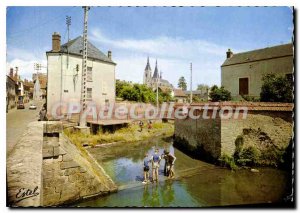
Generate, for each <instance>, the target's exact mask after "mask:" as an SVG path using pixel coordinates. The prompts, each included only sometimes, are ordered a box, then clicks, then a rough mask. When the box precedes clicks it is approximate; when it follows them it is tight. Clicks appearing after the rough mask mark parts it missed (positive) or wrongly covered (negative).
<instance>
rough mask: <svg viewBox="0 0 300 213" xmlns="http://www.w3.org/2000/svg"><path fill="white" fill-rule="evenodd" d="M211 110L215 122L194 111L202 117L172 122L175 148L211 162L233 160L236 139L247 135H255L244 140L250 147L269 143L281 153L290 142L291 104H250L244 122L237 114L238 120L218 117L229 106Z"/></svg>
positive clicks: (241, 113)
mask: <svg viewBox="0 0 300 213" xmlns="http://www.w3.org/2000/svg"><path fill="white" fill-rule="evenodd" d="M213 106H214V107H218V108H217V109H218V111H217V116H216V118H215V119H212V118H210V119H203V116H202V115H203V114H202V113H203V110H200V111H198V112H196V111H195V112H196V114H194V115H201V116H200V117H199V118H198V119H192V118H189V116H188V118H186V119H183V120H181V119H178V118H176V119H175V135H174V136H175V142H174V145H175V146H177V147H178V148H180V149H182V150H183V151H185V150H186V151H188V152H189V151H190V152H191V154H192V155H194V156H195V157H197V158H200V159H201V158H202V159H203V158H204V159H205V160H208V161H212V162H214V161H215V160H217V159H218V158H219V157H220V156H221V155H223V154H226V155H229V156H232V155H233V154H234V151H235V141H236V138H237V137H238V136H239V135H247V134H248V132H253V134H256V135H254V136H255V138H254V139H253V138H249V137H250V136H248V135H247V137H248V138H249V139H248V141H250V142H249V143H257V144H256V145H257V146H261V145H262V144H263V143H267V142H272V144H273V145H274V146H276V147H277V148H279V149H283V150H284V149H286V148H287V146H288V145H289V142H290V140H291V139H292V135H293V112H292V108H293V104H276V103H274V104H273V103H257V102H256V103H249V106H248V113H247V117H246V119H242V117H243V111H240V112H239V113H237V114H236V115H237V116H238V119H234V116H232V117H231V118H229V119H222V118H220V116H218V115H219V112H220V109H222V107H225V106H230V102H229V103H226V102H224V104H223V105H221V104H219V105H218V104H217V105H213ZM191 107H196V106H195V105H193V106H191ZM191 107H190V108H191ZM197 107H200V106H197ZM232 107H233V106H232ZM235 107H236V106H235ZM177 108H178V106H175V109H177ZM190 108H189V110H190ZM233 108H234V107H233ZM235 109H236V108H234V110H233V115H234V113H235V112H236V111H235ZM212 112H213V111H212V110H208V113H207V115H208V116H209V117H211V115H212ZM247 137H246V139H247ZM251 140H252V141H251ZM246 145H247V144H246ZM197 147H198V148H197Z"/></svg>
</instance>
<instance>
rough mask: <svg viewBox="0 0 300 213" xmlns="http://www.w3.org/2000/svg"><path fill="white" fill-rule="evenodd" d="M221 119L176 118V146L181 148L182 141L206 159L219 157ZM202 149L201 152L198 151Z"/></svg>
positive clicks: (195, 154)
mask: <svg viewBox="0 0 300 213" xmlns="http://www.w3.org/2000/svg"><path fill="white" fill-rule="evenodd" d="M220 124H221V120H220V118H219V117H217V118H216V119H201V118H200V119H191V118H186V119H183V120H180V119H175V144H174V145H175V146H177V147H178V148H180V146H182V143H188V145H189V147H187V144H186V145H185V146H186V147H182V149H189V150H192V152H193V153H192V154H193V155H194V156H195V157H197V158H199V159H204V160H211V159H212V158H213V159H214V158H218V157H219V156H220V153H221V125H220ZM198 151H200V152H198Z"/></svg>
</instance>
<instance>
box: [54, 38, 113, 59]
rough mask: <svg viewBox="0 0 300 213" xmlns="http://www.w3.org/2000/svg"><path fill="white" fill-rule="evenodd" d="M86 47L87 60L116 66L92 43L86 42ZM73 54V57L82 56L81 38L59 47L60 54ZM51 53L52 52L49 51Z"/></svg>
mask: <svg viewBox="0 0 300 213" xmlns="http://www.w3.org/2000/svg"><path fill="white" fill-rule="evenodd" d="M87 47H88V51H87V52H88V58H92V59H97V60H100V61H104V62H108V63H112V64H116V63H115V62H113V61H112V60H111V59H109V58H108V57H107V55H105V54H104V53H103V52H101V51H100V50H99V49H98V48H97V47H95V46H94V45H93V44H92V43H90V42H89V41H88V44H87ZM68 49H69V54H74V55H80V56H82V54H83V53H82V50H83V37H82V36H78V37H77V38H75V39H73V40H70V41H69V42H67V43H65V44H63V45H61V46H60V51H59V52H60V53H68ZM50 52H52V51H50Z"/></svg>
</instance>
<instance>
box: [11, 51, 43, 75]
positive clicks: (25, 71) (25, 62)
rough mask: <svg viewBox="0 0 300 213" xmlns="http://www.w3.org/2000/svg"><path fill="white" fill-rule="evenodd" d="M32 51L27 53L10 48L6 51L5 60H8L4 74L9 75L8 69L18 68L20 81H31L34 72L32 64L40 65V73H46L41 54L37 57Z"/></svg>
mask: <svg viewBox="0 0 300 213" xmlns="http://www.w3.org/2000/svg"><path fill="white" fill-rule="evenodd" d="M37 55H38V54H36V53H35V52H34V51H32V52H29V51H27V50H24V49H20V48H10V49H8V50H7V58H9V59H10V60H9V61H7V62H6V74H9V71H10V68H14V70H15V67H18V74H19V75H20V76H21V78H22V79H25V78H26V79H31V78H32V74H33V73H35V72H36V71H35V70H34V63H40V64H42V66H43V67H42V69H41V71H40V72H44V73H45V72H47V68H46V66H47V61H46V57H45V55H43V54H40V55H38V56H37Z"/></svg>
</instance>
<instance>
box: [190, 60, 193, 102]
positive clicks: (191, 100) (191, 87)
mask: <svg viewBox="0 0 300 213" xmlns="http://www.w3.org/2000/svg"><path fill="white" fill-rule="evenodd" d="M190 69H191V85H190V89H191V96H190V103H192V102H193V90H192V89H193V86H192V83H193V82H192V78H193V64H192V63H191V67H190Z"/></svg>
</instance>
